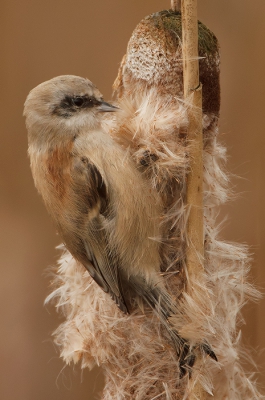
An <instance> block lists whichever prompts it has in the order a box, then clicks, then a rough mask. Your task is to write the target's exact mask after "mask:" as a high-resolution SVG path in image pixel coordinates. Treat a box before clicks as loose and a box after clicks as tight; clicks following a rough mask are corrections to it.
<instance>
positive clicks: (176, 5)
mask: <svg viewBox="0 0 265 400" xmlns="http://www.w3.org/2000/svg"><path fill="white" fill-rule="evenodd" d="M180 4H181V0H171V9H172V10H173V11H179V10H180Z"/></svg>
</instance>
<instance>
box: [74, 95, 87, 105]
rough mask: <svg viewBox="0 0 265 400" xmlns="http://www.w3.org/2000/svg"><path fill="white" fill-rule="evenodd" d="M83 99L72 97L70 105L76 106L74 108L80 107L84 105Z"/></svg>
mask: <svg viewBox="0 0 265 400" xmlns="http://www.w3.org/2000/svg"><path fill="white" fill-rule="evenodd" d="M84 101H85V100H84V98H83V97H74V98H73V99H72V103H73V104H74V105H75V106H76V107H81V106H82V105H83V104H84Z"/></svg>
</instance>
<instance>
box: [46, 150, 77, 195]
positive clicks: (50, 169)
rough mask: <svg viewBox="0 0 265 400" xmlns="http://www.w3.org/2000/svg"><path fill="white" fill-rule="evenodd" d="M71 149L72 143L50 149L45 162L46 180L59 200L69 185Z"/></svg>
mask: <svg viewBox="0 0 265 400" xmlns="http://www.w3.org/2000/svg"><path fill="white" fill-rule="evenodd" d="M72 149H73V142H69V143H66V144H64V145H60V146H57V147H55V148H53V149H50V151H49V153H48V157H47V160H46V171H47V178H46V179H47V180H48V181H49V184H50V185H51V186H52V188H53V190H54V191H55V194H56V195H57V196H58V198H59V199H60V200H62V199H63V198H64V197H65V194H66V191H67V187H69V186H70V185H71V173H70V171H71V167H72V163H73V155H72Z"/></svg>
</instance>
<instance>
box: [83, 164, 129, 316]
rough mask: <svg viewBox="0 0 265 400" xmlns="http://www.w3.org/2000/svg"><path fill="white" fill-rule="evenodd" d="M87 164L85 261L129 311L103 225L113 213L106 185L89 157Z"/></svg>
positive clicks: (103, 285)
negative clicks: (89, 160)
mask: <svg viewBox="0 0 265 400" xmlns="http://www.w3.org/2000/svg"><path fill="white" fill-rule="evenodd" d="M83 165H84V164H83ZM84 167H85V168H86V171H85V176H86V180H87V188H88V190H87V202H88V223H87V226H86V234H85V235H83V238H82V241H83V247H84V251H85V257H83V264H84V266H85V267H86V269H87V270H88V272H89V274H90V275H91V277H92V278H93V279H94V280H95V282H96V283H97V284H98V285H99V286H100V287H101V288H102V289H103V290H104V291H105V292H106V293H109V295H110V296H111V298H112V299H113V300H114V301H115V303H116V304H117V305H118V306H119V308H120V309H121V310H122V311H123V312H125V313H128V308H127V306H126V302H125V299H124V295H123V293H122V286H121V281H120V276H119V269H118V263H119V260H118V257H117V254H115V249H110V248H109V246H108V244H109V243H108V235H107V232H106V229H105V226H104V224H106V223H108V218H109V217H110V212H111V210H110V207H109V198H108V194H107V188H106V185H105V182H104V180H103V177H102V175H101V174H100V172H99V170H98V169H97V167H96V166H95V165H94V164H92V163H91V162H88V160H87V162H86V163H85V165H84ZM83 254H84V252H83ZM86 261H87V262H86Z"/></svg>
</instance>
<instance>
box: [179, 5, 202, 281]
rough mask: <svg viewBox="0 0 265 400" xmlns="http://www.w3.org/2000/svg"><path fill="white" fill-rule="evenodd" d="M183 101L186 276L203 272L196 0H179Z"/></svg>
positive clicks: (200, 132)
mask: <svg viewBox="0 0 265 400" xmlns="http://www.w3.org/2000/svg"><path fill="white" fill-rule="evenodd" d="M182 45H183V78H184V98H185V99H186V100H187V101H188V102H189V103H190V107H189V129H188V139H189V140H190V141H191V143H192V144H191V152H190V172H189V174H188V177H187V205H188V206H189V207H190V214H189V219H188V232H187V233H188V240H189V243H188V249H187V267H188V272H189V274H196V275H197V274H200V273H201V272H202V271H203V255H204V244H203V160H202V150H203V138H202V90H201V87H200V82H199V60H198V21H197V0H182Z"/></svg>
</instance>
